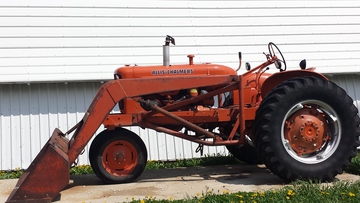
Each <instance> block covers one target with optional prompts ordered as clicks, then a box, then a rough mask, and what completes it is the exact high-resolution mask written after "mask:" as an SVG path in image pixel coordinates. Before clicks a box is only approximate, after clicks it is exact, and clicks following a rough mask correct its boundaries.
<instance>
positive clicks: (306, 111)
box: [284, 108, 329, 156]
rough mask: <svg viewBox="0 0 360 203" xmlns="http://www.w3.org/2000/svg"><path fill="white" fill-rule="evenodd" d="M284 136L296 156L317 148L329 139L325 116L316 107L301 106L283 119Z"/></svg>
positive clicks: (311, 151)
mask: <svg viewBox="0 0 360 203" xmlns="http://www.w3.org/2000/svg"><path fill="white" fill-rule="evenodd" d="M285 124H286V125H285V129H284V132H285V133H284V136H285V139H286V140H288V141H289V144H290V147H291V148H292V150H294V151H295V152H296V153H297V155H298V156H302V155H304V154H310V153H313V152H315V151H317V150H319V149H320V148H321V147H322V146H323V144H324V143H325V142H326V141H327V140H329V136H328V135H327V133H326V132H327V129H326V128H327V127H326V126H327V125H326V119H325V116H324V115H323V114H322V113H320V112H319V111H318V110H317V109H316V108H303V109H301V110H299V111H297V112H295V113H294V114H293V115H291V116H290V117H289V118H288V119H287V120H286V121H285Z"/></svg>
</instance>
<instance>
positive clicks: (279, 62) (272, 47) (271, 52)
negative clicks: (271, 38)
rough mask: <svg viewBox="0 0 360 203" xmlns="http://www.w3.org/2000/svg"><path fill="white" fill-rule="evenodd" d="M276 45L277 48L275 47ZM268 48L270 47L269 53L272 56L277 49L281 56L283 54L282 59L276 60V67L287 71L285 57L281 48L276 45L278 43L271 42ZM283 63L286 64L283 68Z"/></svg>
mask: <svg viewBox="0 0 360 203" xmlns="http://www.w3.org/2000/svg"><path fill="white" fill-rule="evenodd" d="M274 47H275V49H274ZM268 48H269V54H270V56H271V57H274V56H275V55H276V54H275V51H277V52H279V54H280V56H281V59H278V60H277V61H275V66H276V68H278V69H279V70H280V71H285V70H286V61H285V58H284V56H283V55H282V53H281V51H280V49H279V48H278V47H277V46H276V44H274V43H273V42H269V44H268ZM281 63H283V64H284V68H283V69H282V68H281Z"/></svg>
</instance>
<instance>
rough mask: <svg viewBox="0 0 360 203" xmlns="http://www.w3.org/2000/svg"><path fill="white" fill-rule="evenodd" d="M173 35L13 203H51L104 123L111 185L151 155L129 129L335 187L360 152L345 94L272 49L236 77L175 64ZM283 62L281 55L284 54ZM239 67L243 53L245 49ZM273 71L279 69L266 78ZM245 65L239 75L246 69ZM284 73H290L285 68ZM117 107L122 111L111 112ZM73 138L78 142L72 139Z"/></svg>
mask: <svg viewBox="0 0 360 203" xmlns="http://www.w3.org/2000/svg"><path fill="white" fill-rule="evenodd" d="M170 43H172V44H174V45H175V40H174V38H172V37H171V36H166V39H165V45H164V46H163V53H164V60H163V65H162V66H130V65H127V66H125V67H121V68H118V69H117V70H115V73H114V77H115V78H114V80H111V81H108V82H106V83H105V84H103V85H102V86H101V88H100V89H99V91H98V93H97V94H96V96H95V98H94V100H93V101H92V103H91V105H90V107H89V108H88V110H87V111H86V113H85V115H84V117H83V118H82V120H81V121H80V122H79V123H78V124H77V125H75V126H74V127H73V128H71V129H70V130H69V131H68V132H66V133H63V132H61V131H60V130H59V129H55V130H54V132H53V134H52V136H51V137H50V139H49V141H48V142H47V143H46V144H45V146H44V147H43V148H42V150H41V151H40V153H39V154H38V155H37V157H36V158H35V160H34V161H33V162H32V163H31V165H30V166H29V167H28V169H27V170H25V171H24V173H23V175H22V176H21V177H20V179H19V180H18V182H17V184H16V186H15V188H14V190H13V192H12V193H11V194H10V196H9V198H8V200H7V202H9V203H10V202H50V201H52V200H54V198H55V197H56V196H58V195H59V192H60V191H61V190H63V189H64V188H65V187H66V185H67V184H68V183H69V179H70V175H69V169H70V167H71V166H72V164H74V162H75V161H76V159H77V157H78V156H79V154H81V152H82V151H83V150H84V148H85V146H86V145H87V144H88V142H89V141H90V139H91V138H92V137H93V135H94V133H95V132H96V131H97V129H98V128H99V126H100V125H102V124H103V125H104V127H105V128H106V130H104V131H103V132H101V133H100V134H98V135H97V136H96V137H95V139H94V140H93V142H92V144H91V147H90V151H89V159H90V163H91V166H92V167H93V170H94V172H95V174H96V175H97V176H98V177H99V178H100V179H101V180H103V181H104V182H106V183H123V182H130V181H134V180H135V179H136V178H138V177H139V176H140V175H141V173H142V172H143V170H144V168H145V165H146V161H147V151H146V147H145V145H144V143H143V142H142V140H141V139H140V138H139V136H137V135H136V134H135V133H133V132H131V131H129V130H127V129H125V128H124V127H127V126H140V127H142V128H149V129H153V130H155V131H157V132H164V133H166V134H169V135H173V136H176V137H179V138H182V139H186V140H190V141H193V142H196V143H199V150H200V151H201V149H202V146H203V145H209V146H219V145H225V146H226V147H227V148H228V150H229V151H230V152H231V153H232V154H233V155H234V156H235V157H236V158H238V159H240V160H242V161H244V162H247V163H249V164H257V163H264V164H265V165H266V166H267V167H268V168H269V169H270V170H271V171H272V172H273V173H274V174H276V175H278V176H279V177H280V178H283V179H285V180H290V181H291V180H295V179H317V180H320V181H323V180H332V179H333V178H334V177H335V176H336V175H337V174H340V173H342V170H343V167H344V166H346V165H348V164H349V162H350V159H351V158H352V157H353V156H355V152H356V147H357V146H358V145H359V141H358V140H359V130H358V126H359V123H360V119H359V117H358V111H357V108H356V107H355V106H354V105H353V100H352V99H351V98H350V97H349V96H348V95H347V94H346V92H345V91H344V90H343V89H342V88H340V87H339V86H337V85H336V84H334V83H332V82H331V81H329V80H328V79H327V78H326V77H325V76H323V75H322V74H319V73H316V72H314V68H306V63H305V61H302V62H301V63H300V66H301V68H300V69H299V70H291V71H288V70H286V62H285V59H284V57H283V55H282V53H281V52H280V50H279V49H278V47H277V46H276V45H275V44H274V43H269V45H268V49H269V53H268V54H265V53H264V54H265V56H266V61H265V62H264V63H262V64H260V65H259V66H257V67H255V68H252V69H251V68H250V65H249V64H248V63H246V69H247V72H246V73H244V74H242V75H237V73H236V71H237V70H234V69H232V68H229V67H226V66H222V65H217V64H210V63H205V64H194V55H188V57H189V63H188V64H184V65H170V61H169V45H170ZM278 56H280V57H278ZM239 58H240V66H241V53H240V52H239ZM272 64H274V65H275V66H276V68H278V69H279V70H280V71H279V72H277V73H274V74H270V73H267V72H266V71H267V70H268V69H269V66H270V65H272ZM240 66H239V68H240ZM282 66H283V67H282ZM115 105H119V108H120V113H110V112H111V111H112V109H113V108H114V107H115ZM70 134H72V137H71V138H70V139H68V138H67V135H70Z"/></svg>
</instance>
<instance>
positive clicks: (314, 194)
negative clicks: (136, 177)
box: [130, 181, 360, 203]
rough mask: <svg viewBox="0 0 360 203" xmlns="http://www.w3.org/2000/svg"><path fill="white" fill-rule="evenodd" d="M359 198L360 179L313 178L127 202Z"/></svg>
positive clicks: (326, 201) (239, 202)
mask: <svg viewBox="0 0 360 203" xmlns="http://www.w3.org/2000/svg"><path fill="white" fill-rule="evenodd" d="M359 201H360V181H357V182H354V183H350V182H335V183H333V184H331V185H330V184H319V183H312V182H304V181H302V182H295V183H293V185H291V186H285V187H283V188H280V189H276V190H266V191H257V192H237V193H232V194H229V193H228V192H227V191H226V190H225V191H213V190H210V189H208V190H207V191H206V192H204V193H203V194H198V195H196V196H195V197H187V198H185V199H183V200H173V199H172V198H171V197H170V198H169V199H167V200H156V199H153V198H152V197H145V198H144V199H140V200H132V201H131V202H130V203H145V202H147V203H151V202H158V203H167V202H172V203H176V202H187V203H219V202H229V203H232V202H233V203H235V202H237V203H247V202H251V203H255V202H256V203H273V202H277V203H281V202H284V203H285V202H286V203H288V202H291V203H293V202H299V203H300V202H303V203H307V202H312V203H315V202H319V203H332V202H334V203H335V202H336V203H338V202H354V203H355V202H359Z"/></svg>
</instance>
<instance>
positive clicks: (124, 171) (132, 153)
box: [102, 140, 138, 176]
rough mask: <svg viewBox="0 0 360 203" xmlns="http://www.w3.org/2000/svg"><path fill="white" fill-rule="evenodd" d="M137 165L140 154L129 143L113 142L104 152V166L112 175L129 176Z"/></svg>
mask: <svg viewBox="0 0 360 203" xmlns="http://www.w3.org/2000/svg"><path fill="white" fill-rule="evenodd" d="M137 164H138V152H137V150H136V148H135V147H134V145H132V144H131V143H130V142H128V141H123V140H122V141H114V142H111V143H110V144H109V145H108V146H107V147H106V148H105V149H104V151H103V154H102V165H103V167H104V169H105V170H106V171H107V172H108V173H110V174H111V175H114V176H125V175H129V174H131V172H132V171H133V170H134V169H135V167H136V165H137Z"/></svg>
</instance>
